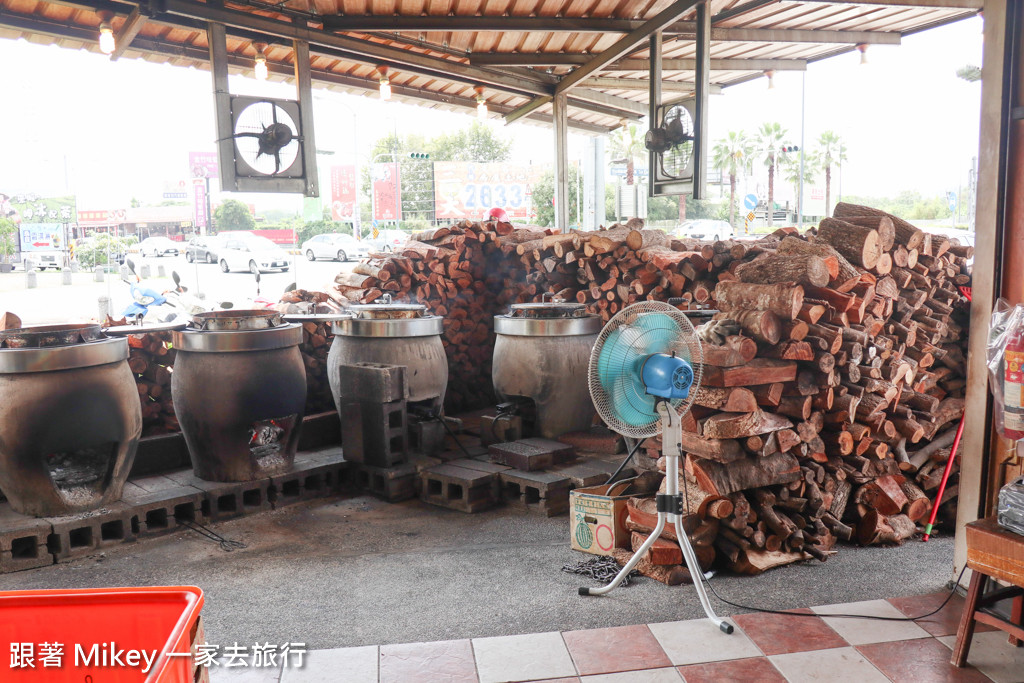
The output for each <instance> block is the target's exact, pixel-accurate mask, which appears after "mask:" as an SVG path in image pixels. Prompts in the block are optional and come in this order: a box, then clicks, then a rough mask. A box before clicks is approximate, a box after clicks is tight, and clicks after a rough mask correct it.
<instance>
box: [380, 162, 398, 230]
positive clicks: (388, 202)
mask: <svg viewBox="0 0 1024 683" xmlns="http://www.w3.org/2000/svg"><path fill="white" fill-rule="evenodd" d="M401 201H402V190H401V178H400V173H399V166H398V164H397V163H394V162H390V163H386V164H374V165H373V218H374V220H379V221H395V220H402V212H401V204H400V202H401Z"/></svg>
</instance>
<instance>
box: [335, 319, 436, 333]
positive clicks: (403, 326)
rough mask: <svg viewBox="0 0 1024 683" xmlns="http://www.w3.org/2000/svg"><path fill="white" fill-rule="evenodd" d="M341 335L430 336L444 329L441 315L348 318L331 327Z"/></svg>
mask: <svg viewBox="0 0 1024 683" xmlns="http://www.w3.org/2000/svg"><path fill="white" fill-rule="evenodd" d="M331 329H332V330H333V331H334V334H335V335H336V336H343V337H431V336H435V335H439V334H441V333H442V332H443V331H444V325H443V324H442V322H441V316H439V315H428V316H426V317H422V318H371V319H363V318H348V319H346V320H338V321H336V322H335V323H334V325H333V326H332V327H331Z"/></svg>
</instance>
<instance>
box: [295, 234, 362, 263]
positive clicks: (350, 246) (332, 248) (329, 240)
mask: <svg viewBox="0 0 1024 683" xmlns="http://www.w3.org/2000/svg"><path fill="white" fill-rule="evenodd" d="M302 253H303V254H305V255H306V258H307V259H309V260H310V261H316V260H317V259H318V258H329V259H335V260H337V261H348V260H349V259H353V258H354V259H356V260H359V259H361V258H366V257H367V256H369V255H370V245H369V244H367V243H366V242H365V241H360V240H357V239H356V238H355V237H353V236H352V235H345V234H342V233H336V232H335V233H329V234H325V235H315V236H314V237H311V238H309V239H308V240H306V241H305V242H303V243H302Z"/></svg>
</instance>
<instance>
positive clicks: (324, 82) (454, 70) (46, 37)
mask: <svg viewBox="0 0 1024 683" xmlns="http://www.w3.org/2000/svg"><path fill="white" fill-rule="evenodd" d="M159 4H160V6H161V7H164V8H165V9H166V10H167V12H166V13H163V14H158V15H154V16H151V17H149V19H148V20H147V21H145V23H144V24H143V25H142V27H141V30H140V31H139V32H138V35H137V37H135V38H134V41H133V42H132V44H131V46H130V47H129V48H128V49H127V50H126V51H125V53H124V57H126V58H142V59H146V60H149V61H154V62H169V63H172V64H174V65H178V66H192V67H197V68H208V54H207V41H206V32H205V30H204V28H203V26H204V23H203V20H204V18H205V17H207V16H209V14H208V13H209V12H210V11H212V10H211V6H208V5H205V4H203V3H200V2H194V1H193V0H161V2H160V3H159ZM980 4H981V3H980V0H877V1H872V2H864V3H854V2H825V1H813V2H808V1H797V0H709V7H710V11H711V12H712V26H713V32H712V43H711V58H712V60H715V61H713V62H712V68H713V70H712V72H711V83H712V84H713V85H718V86H722V87H728V86H729V85H730V84H735V83H739V82H743V81H745V80H749V79H750V78H753V77H758V76H760V75H761V74H762V72H763V69H764V66H763V63H762V62H759V61H753V60H779V59H781V60H796V61H792V62H787V63H786V66H787V68H805V63H806V62H809V61H814V60H816V59H821V58H825V57H828V56H831V55H834V54H836V53H837V52H842V51H848V50H851V49H854V46H855V44H856V42H854V41H857V40H859V39H862V38H864V39H865V40H863V42H876V41H878V42H886V43H889V44H891V43H894V42H898V40H899V37H900V36H901V35H903V34H906V33H912V32H916V31H919V30H923V29H926V28H929V27H932V26H935V25H941V24H943V23H948V22H951V21H956V20H958V19H962V18H966V17H968V16H972V15H973V14H974V13H975V12H976V11H977V10H978V8H979V7H980ZM670 5H672V1H671V0H654V1H651V0H641V1H635V0H569V1H567V2H559V1H558V0H486V1H485V0H459V1H458V2H454V1H453V0H284V1H283V2H279V3H276V4H271V3H264V2H262V1H261V0H244V1H235V2H229V3H226V4H225V10H226V11H227V13H228V15H229V16H230V21H226V22H225V23H228V24H229V37H228V51H229V54H230V59H231V67H232V69H233V70H235V71H249V70H251V68H252V65H253V58H254V57H255V54H256V50H255V48H254V47H253V42H254V41H261V40H262V41H264V42H270V43H271V44H270V47H269V48H268V49H267V51H266V54H267V57H268V63H269V66H270V70H271V74H272V78H276V79H289V78H291V75H292V69H293V67H292V63H291V60H292V50H291V46H290V43H289V42H288V40H287V39H285V38H283V37H282V36H281V35H277V36H276V37H275V35H273V34H271V35H269V36H268V35H267V32H268V31H269V30H274V31H276V30H277V27H279V26H285V27H286V28H290V26H289V24H287V23H286V22H299V23H300V24H301V23H303V22H305V23H306V24H307V25H308V26H309V27H310V31H309V40H310V44H311V52H312V53H313V59H312V67H313V78H314V82H315V83H317V84H318V85H321V86H323V87H330V88H332V89H335V90H341V91H346V92H352V93H360V94H366V93H375V92H376V90H377V88H378V78H379V74H378V72H377V69H376V66H377V65H378V64H384V65H387V66H388V67H389V74H388V75H389V78H390V81H391V85H392V90H393V97H394V98H395V99H396V100H400V101H412V102H415V103H417V104H420V105H423V106H428V107H434V108H440V109H448V110H458V111H466V110H467V109H472V108H474V107H475V106H476V103H475V96H476V93H475V91H474V87H475V86H479V85H482V86H483V87H484V95H485V96H486V97H487V101H488V106H489V108H490V109H491V111H492V112H496V113H498V114H504V113H507V112H509V111H511V110H513V109H515V108H517V107H520V106H522V105H525V104H527V103H529V102H530V101H531V100H532V99H533V98H534V97H536V96H538V95H543V94H545V93H547V92H548V91H550V89H551V88H552V86H553V84H554V83H555V82H556V81H557V79H558V78H559V77H561V76H564V75H566V74H568V73H570V72H571V71H572V69H573V68H574V67H573V64H579V63H581V62H584V61H585V60H588V59H590V58H591V57H592V56H593V55H597V54H599V53H601V52H602V51H604V50H606V49H608V48H609V47H610V46H611V45H612V44H614V43H615V42H616V41H617V40H618V39H619V38H621V37H622V36H623V35H624V34H625V33H626V31H629V30H632V29H633V28H635V27H636V26H637V25H638V24H639V22H641V21H643V20H646V19H649V18H651V17H652V16H654V15H655V14H657V13H658V12H660V11H661V10H664V9H665V8H666V7H669V6H670ZM153 6H154V7H155V6H156V3H154V5H153ZM134 7H135V5H134V4H130V3H128V2H118V1H111V0H71V1H60V2H57V1H52V0H0V37H3V38H19V37H20V38H25V39H28V40H30V41H32V42H39V43H56V44H58V45H61V46H63V47H68V48H72V49H87V50H90V51H98V49H99V48H98V45H97V42H96V37H97V32H98V27H99V24H100V21H101V20H100V16H99V12H100V11H101V10H106V11H111V12H114V19H113V21H112V24H113V27H114V31H115V34H116V33H118V32H119V31H120V30H121V28H122V26H123V25H124V23H125V20H126V17H127V15H128V13H129V12H130V11H131V10H132V9H133V8H134ZM143 7H144V8H145V7H149V5H144V6H143ZM144 11H145V10H144ZM694 16H695V11H691V12H689V13H687V14H684V15H683V16H682V17H681V18H680V21H679V22H677V23H676V24H674V25H672V26H671V27H669V28H668V29H667V30H666V32H665V41H664V51H663V58H664V59H666V60H692V59H693V58H694V57H695V52H696V50H695V43H694V40H693V35H692V33H693V31H692V28H691V27H692V23H690V24H687V23H686V22H692V21H693V19H694ZM268 19H269V20H273V21H274V22H280V23H272V24H267V20H268ZM260 22H263V23H262V24H261V23H260ZM602 22H603V23H602ZM325 25H326V26H328V27H335V28H334V29H333V30H331V29H330V28H322V26H325ZM505 26H508V27H509V30H498V29H501V28H503V27H505ZM609 27H610V28H609ZM441 28H449V29H450V30H439V29H441ZM389 29H390V30H389ZM808 32H810V33H808ZM278 33H280V32H278ZM268 38H269V40H268ZM646 47H647V44H646V42H641V43H639V44H638V45H637V47H636V49H635V51H634V52H632V53H630V54H629V55H628V57H627V59H628V60H646V59H648V57H649V55H648V53H647V49H646ZM482 60H488V62H489V63H488V64H481V63H480V62H481V61H482ZM495 60H497V61H499V62H503V61H507V62H512V63H515V62H517V61H518V62H523V61H531V62H536V61H540V62H544V63H543V64H541V65H539V66H526V65H502V64H492V63H491V62H494V61H495ZM718 60H730V61H728V62H722V61H718ZM734 60H750V61H749V62H748V63H744V62H742V61H739V62H738V61H734ZM547 62H550V63H547ZM567 62H571V63H567ZM669 64H670V65H672V66H679V67H680V68H666V69H665V73H664V76H665V80H667V81H670V82H671V81H677V82H680V83H688V82H692V81H693V79H694V76H695V74H694V72H693V71H692V67H691V68H689V69H687V68H683V67H685V66H689V65H687V64H686V63H685V62H683V63H679V62H677V63H674V64H672V63H669ZM636 66H637V64H636V62H634V61H625V62H619V63H613V64H611V65H609V66H608V67H606V68H605V69H602V70H601V71H600V72H598V73H597V74H595V76H596V77H598V78H600V79H601V80H600V81H599V82H595V83H594V84H588V83H587V82H586V81H584V82H583V83H582V84H581V86H580V88H584V89H585V90H579V89H577V90H571V91H569V96H570V98H571V99H570V103H569V104H570V112H569V116H570V121H571V124H572V125H575V126H576V127H577V128H582V129H584V130H590V131H594V132H598V131H601V130H607V129H611V128H614V127H616V126H618V125H619V124H620V122H621V119H622V118H624V117H632V118H636V117H638V116H640V115H642V114H643V112H644V105H645V104H646V102H647V92H646V91H645V90H642V89H637V87H638V84H637V83H636V82H635V81H636V79H646V77H647V73H646V71H645V70H642V69H636V68H635V67H636ZM610 78H621V79H625V80H627V81H632V83H630V85H629V87H626V88H616V87H614V86H613V85H611V83H610V82H609V80H608V79H610ZM682 94H683V93H682V92H680V91H679V89H678V88H677V89H676V90H675V91H673V92H672V93H670V95H671V96H674V97H678V96H680V95H682ZM532 116H533V118H534V119H535V120H539V121H544V120H546V119H548V118H549V114H548V110H546V109H545V108H541V109H539V110H538V111H537V112H536V113H535V114H533V115H532Z"/></svg>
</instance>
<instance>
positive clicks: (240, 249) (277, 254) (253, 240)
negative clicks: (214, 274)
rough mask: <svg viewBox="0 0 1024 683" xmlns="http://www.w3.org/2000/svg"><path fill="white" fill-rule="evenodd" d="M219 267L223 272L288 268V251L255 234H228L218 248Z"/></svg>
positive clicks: (257, 271) (256, 271) (255, 271)
mask: <svg viewBox="0 0 1024 683" xmlns="http://www.w3.org/2000/svg"><path fill="white" fill-rule="evenodd" d="M217 255H218V256H220V269H221V270H222V271H224V272H225V273H230V272H231V271H232V270H248V271H249V272H250V273H253V274H255V273H262V272H266V271H270V270H282V271H284V270H288V269H289V268H291V265H290V264H289V263H288V252H286V251H285V250H284V249H282V248H281V247H279V246H277V245H276V244H274V243H273V242H271V241H270V240H268V239H267V238H266V237H258V236H256V235H249V236H245V237H243V236H241V235H238V236H229V237H228V238H227V239H226V240H225V241H224V242H223V244H221V247H220V249H218V254H217Z"/></svg>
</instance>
